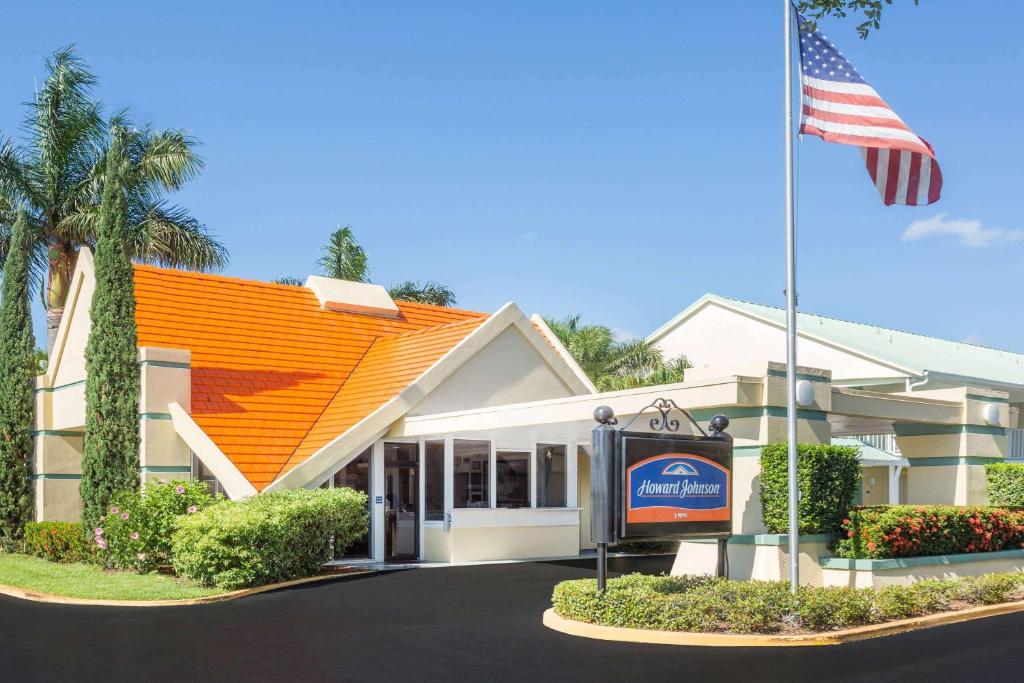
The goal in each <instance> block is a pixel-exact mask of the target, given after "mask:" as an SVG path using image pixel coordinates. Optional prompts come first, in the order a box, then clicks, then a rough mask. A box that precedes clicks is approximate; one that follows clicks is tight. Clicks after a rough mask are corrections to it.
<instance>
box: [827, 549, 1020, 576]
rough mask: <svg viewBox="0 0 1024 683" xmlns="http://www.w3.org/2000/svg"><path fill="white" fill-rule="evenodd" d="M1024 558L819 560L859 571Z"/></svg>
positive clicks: (1012, 553)
mask: <svg viewBox="0 0 1024 683" xmlns="http://www.w3.org/2000/svg"><path fill="white" fill-rule="evenodd" d="M1018 559H1019V560H1024V550H1019V549H1014V550H997V551H996V552H992V553H961V554H958V555H927V556H924V557H898V558H894V559H888V560H848V559H846V558H842V557H823V558H821V559H820V560H818V562H819V564H821V567H822V569H855V570H858V571H875V572H877V571H882V570H886V569H907V568H910V567H929V566H941V565H950V564H965V563H967V562H990V561H992V560H1018Z"/></svg>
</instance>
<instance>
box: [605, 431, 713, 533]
mask: <svg viewBox="0 0 1024 683" xmlns="http://www.w3.org/2000/svg"><path fill="white" fill-rule="evenodd" d="M616 441H617V442H618V444H617V445H618V448H617V449H616V450H617V451H618V454H617V455H618V457H617V461H618V467H617V469H618V477H617V479H618V482H617V487H616V490H617V492H618V496H617V498H618V500H619V505H618V507H619V508H620V513H619V515H618V517H619V525H618V526H619V529H618V532H619V533H618V537H619V539H642V538H643V539H656V538H664V539H680V538H692V537H694V536H700V537H705V538H706V537H715V536H721V535H728V534H729V532H730V530H731V528H732V442H731V440H727V439H723V438H721V437H689V436H684V435H680V436H676V435H671V436H669V435H660V434H647V433H638V432H619V437H618V438H617V439H616Z"/></svg>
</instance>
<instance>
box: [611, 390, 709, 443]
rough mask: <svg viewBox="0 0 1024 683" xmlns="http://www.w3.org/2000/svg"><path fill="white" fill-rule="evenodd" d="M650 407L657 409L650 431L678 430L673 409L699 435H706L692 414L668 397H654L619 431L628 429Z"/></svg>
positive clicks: (677, 420)
mask: <svg viewBox="0 0 1024 683" xmlns="http://www.w3.org/2000/svg"><path fill="white" fill-rule="evenodd" d="M651 408H653V409H655V410H656V411H658V414H657V415H655V416H654V417H652V418H651V421H650V426H651V430H652V431H655V432H673V433H674V432H678V431H679V419H678V418H675V417H672V411H673V410H675V411H677V412H680V413H682V414H683V415H684V416H686V419H687V420H689V421H690V424H692V425H693V426H694V427H696V428H697V431H698V432H700V434H701V436H704V437H707V435H708V433H707V432H705V431H704V428H703V427H701V426H700V424H699V423H698V422H697V421H696V420H695V419H693V415H690V413H688V412H686V410H684V409H682V408H680V407H679V405H678V404H677V403H676V402H675V401H673V400H672V399H670V398H656V399H654V402H653V403H651V404H650V405H647V406H644V407H643V408H642V409H640V411H639V412H637V414H636V415H634V416H633V419H632V420H630V421H629V422H627V423H626V426H624V427H623V428H622V429H621V430H620V431H623V432H624V431H626V430H627V429H629V427H630V425H632V424H633V423H634V422H636V421H637V420H638V419H640V417H641V416H642V415H643V414H644V413H645V412H647V411H648V410H650V409H651Z"/></svg>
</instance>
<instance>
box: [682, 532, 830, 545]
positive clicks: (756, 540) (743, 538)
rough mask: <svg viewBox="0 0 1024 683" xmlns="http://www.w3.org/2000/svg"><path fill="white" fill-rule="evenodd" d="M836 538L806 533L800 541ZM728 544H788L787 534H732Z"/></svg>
mask: <svg viewBox="0 0 1024 683" xmlns="http://www.w3.org/2000/svg"><path fill="white" fill-rule="evenodd" d="M834 540H836V535H835V534H806V535H804V536H801V537H800V542H801V543H831V542H832V541H834ZM683 542H684V543H718V541H717V540H715V539H713V538H700V539H693V540H687V541H683ZM729 544H730V545H770V546H787V545H789V534H733V535H732V536H730V537H729Z"/></svg>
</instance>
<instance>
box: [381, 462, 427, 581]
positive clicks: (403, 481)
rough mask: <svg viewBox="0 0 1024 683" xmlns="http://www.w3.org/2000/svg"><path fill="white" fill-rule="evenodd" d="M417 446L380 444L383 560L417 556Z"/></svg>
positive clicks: (418, 545) (418, 499) (411, 558)
mask: <svg viewBox="0 0 1024 683" xmlns="http://www.w3.org/2000/svg"><path fill="white" fill-rule="evenodd" d="M419 461H420V457H419V445H418V444H414V443H386V444H384V560H385V561H387V562H392V561H396V560H416V559H419V555H420V519H419V510H420V486H419Z"/></svg>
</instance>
